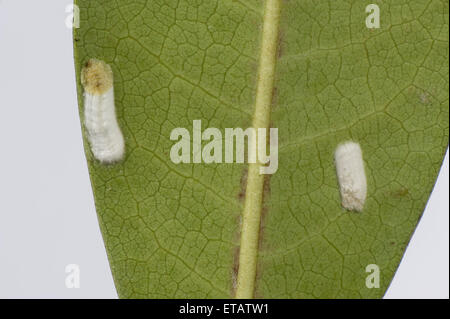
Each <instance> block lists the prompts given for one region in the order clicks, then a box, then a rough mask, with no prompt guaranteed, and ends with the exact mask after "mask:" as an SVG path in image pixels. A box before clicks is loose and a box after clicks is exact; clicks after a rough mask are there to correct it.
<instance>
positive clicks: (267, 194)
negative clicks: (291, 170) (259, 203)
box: [254, 174, 272, 299]
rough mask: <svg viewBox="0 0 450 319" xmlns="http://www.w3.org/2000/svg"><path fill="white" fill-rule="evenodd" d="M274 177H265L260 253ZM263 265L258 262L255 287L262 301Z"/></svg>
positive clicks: (260, 225) (263, 248)
mask: <svg viewBox="0 0 450 319" xmlns="http://www.w3.org/2000/svg"><path fill="white" fill-rule="evenodd" d="M271 177H272V175H270V174H269V175H265V176H264V185H263V207H262V211H261V221H260V224H259V238H258V252H260V251H262V250H265V248H266V247H264V245H265V242H264V232H265V228H266V219H267V214H268V212H269V207H268V206H267V201H268V199H269V197H270V180H271ZM261 273H262V270H261V264H260V263H259V262H258V264H257V267H256V286H255V293H254V294H255V295H254V297H255V298H258V299H261V298H264V297H263V296H262V295H261V294H260V293H259V292H258V291H259V290H258V286H257V285H258V283H259V282H261V281H260V280H259V279H260V278H261Z"/></svg>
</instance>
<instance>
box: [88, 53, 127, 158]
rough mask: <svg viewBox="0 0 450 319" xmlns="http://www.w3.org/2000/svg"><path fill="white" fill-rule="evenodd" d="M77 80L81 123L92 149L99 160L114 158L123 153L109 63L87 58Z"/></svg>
mask: <svg viewBox="0 0 450 319" xmlns="http://www.w3.org/2000/svg"><path fill="white" fill-rule="evenodd" d="M81 83H82V85H83V87H84V124H85V127H86V130H87V138H88V140H89V144H90V146H91V150H92V153H93V154H94V157H95V158H96V159H98V160H99V161H100V162H101V163H103V164H112V163H115V162H118V161H120V160H121V159H122V158H123V156H124V153H125V140H124V138H123V135H122V131H121V130H120V127H119V123H118V122H117V117H116V110H115V104H114V87H113V72H112V70H111V67H110V66H109V65H108V64H106V63H105V62H103V61H100V60H97V59H90V60H89V61H88V62H87V63H86V65H85V66H84V68H83V70H82V72H81Z"/></svg>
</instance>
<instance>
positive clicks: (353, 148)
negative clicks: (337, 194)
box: [334, 142, 367, 212]
mask: <svg viewBox="0 0 450 319" xmlns="http://www.w3.org/2000/svg"><path fill="white" fill-rule="evenodd" d="M334 157H335V162H336V171H337V177H338V181H339V187H340V190H341V199H342V206H343V207H344V208H345V209H347V210H354V211H358V212H361V211H362V210H363V208H364V202H365V201H366V196H367V180H366V173H365V171H364V162H363V157H362V151H361V147H360V146H359V144H358V143H355V142H345V143H343V144H341V145H339V146H338V147H337V149H336V152H335V154H334Z"/></svg>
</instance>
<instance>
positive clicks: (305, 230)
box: [74, 0, 449, 298]
mask: <svg viewBox="0 0 450 319" xmlns="http://www.w3.org/2000/svg"><path fill="white" fill-rule="evenodd" d="M373 3H376V4H378V5H379V7H380V15H381V26H380V28H379V29H369V28H367V27H366V24H365V21H366V18H367V13H366V10H365V8H366V6H367V5H368V4H369V3H364V1H360V0H350V1H341V0H337V1H328V0H326V1H325V0H289V1H287V0H286V1H282V0H264V1H263V0H246V1H245V0H208V1H193V0H153V1H144V0H136V1H126V0H117V1H106V0H97V1H88V0H76V1H75V4H76V5H78V6H79V8H80V28H79V29H75V32H74V44H75V60H76V71H77V81H78V94H79V101H80V103H79V104H80V116H81V119H84V109H85V108H84V105H83V93H84V91H83V88H82V85H81V79H80V74H81V70H82V67H83V65H84V64H85V63H86V62H87V61H88V60H90V59H92V58H95V59H99V60H101V61H105V62H106V63H107V64H108V65H110V66H111V68H112V72H113V73H114V94H115V107H116V113H117V117H118V122H119V125H120V127H121V130H122V132H123V135H124V138H125V145H126V152H125V157H124V159H123V160H122V161H121V162H119V163H115V164H113V165H104V164H103V163H101V162H99V161H98V160H96V159H95V158H94V156H93V154H92V151H91V150H90V147H89V143H88V141H87V138H86V128H85V127H84V124H83V134H84V136H85V150H86V156H87V160H88V163H89V171H90V176H91V182H92V186H93V191H94V196H95V202H96V208H97V213H98V217H99V224H100V228H101V230H102V233H103V238H104V241H105V246H106V249H107V253H108V257H109V261H110V265H111V269H112V273H113V276H114V280H115V284H116V288H117V291H118V293H119V296H120V297H122V298H230V297H245V298H251V297H258V298H378V297H382V296H383V294H384V292H385V291H386V289H387V287H388V285H389V283H390V281H391V279H392V277H393V275H394V273H395V270H396V268H397V267H398V265H399V262H400V260H401V257H402V255H403V253H404V250H405V248H406V245H407V243H408V241H409V239H410V237H411V234H412V232H413V231H414V229H415V226H416V224H417V222H418V220H419V218H420V216H421V214H422V212H423V209H424V207H425V204H426V201H427V199H428V197H429V194H430V192H431V190H432V187H433V185H434V182H435V179H436V176H437V173H438V170H439V168H440V165H441V162H442V159H443V155H444V152H445V149H446V147H447V144H448V110H449V108H448V2H447V1H445V0H431V1H429V0H417V1H408V0H389V1H374V2H373ZM194 120H201V121H202V125H203V129H206V128H208V127H211V128H218V129H219V130H221V131H224V130H225V128H238V127H239V128H243V129H245V128H248V127H255V128H259V127H261V128H269V127H272V128H277V129H278V136H279V145H278V148H279V155H278V156H279V168H278V171H277V172H276V173H275V174H273V175H271V176H264V175H260V174H259V168H260V166H261V165H260V164H258V163H256V164H245V163H244V164H237V163H234V164H204V163H191V164H185V163H183V164H175V163H173V162H172V161H171V159H170V155H169V154H170V150H171V147H172V146H173V144H174V142H173V141H171V140H170V134H171V131H172V130H173V129H175V128H186V129H188V130H189V131H191V132H192V126H193V121H194ZM82 122H83V120H82ZM346 141H354V142H356V143H358V144H359V145H360V147H361V150H362V153H363V159H364V166H365V174H366V178H367V198H366V199H365V204H364V208H363V209H362V211H361V212H352V211H347V210H345V209H343V208H342V206H341V197H340V190H339V183H338V179H337V176H336V167H335V162H334V152H335V150H336V147H337V146H338V145H339V144H341V143H342V142H346ZM374 264H375V265H377V266H378V267H379V269H380V274H381V278H380V287H379V288H375V289H373V288H372V289H370V288H368V287H367V286H366V278H367V276H368V275H369V274H368V273H366V267H367V266H368V265H374Z"/></svg>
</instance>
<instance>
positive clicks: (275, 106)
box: [271, 87, 278, 111]
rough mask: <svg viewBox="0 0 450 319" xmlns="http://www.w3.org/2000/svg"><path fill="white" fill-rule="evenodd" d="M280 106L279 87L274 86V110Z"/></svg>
mask: <svg viewBox="0 0 450 319" xmlns="http://www.w3.org/2000/svg"><path fill="white" fill-rule="evenodd" d="M277 106H278V88H276V87H274V88H273V91H272V106H271V107H272V111H273V110H275V109H276V108H277Z"/></svg>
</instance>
